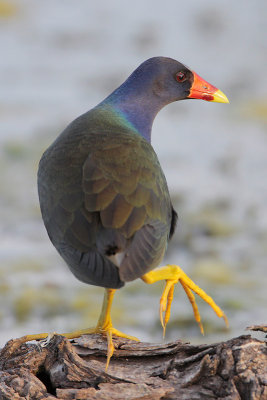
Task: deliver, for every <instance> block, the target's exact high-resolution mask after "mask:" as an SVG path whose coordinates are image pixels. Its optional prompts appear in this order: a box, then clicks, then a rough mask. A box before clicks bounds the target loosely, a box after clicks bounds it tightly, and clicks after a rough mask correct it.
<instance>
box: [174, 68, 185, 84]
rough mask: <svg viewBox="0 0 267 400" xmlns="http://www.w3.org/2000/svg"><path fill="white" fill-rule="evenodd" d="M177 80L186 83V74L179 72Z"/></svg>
mask: <svg viewBox="0 0 267 400" xmlns="http://www.w3.org/2000/svg"><path fill="white" fill-rule="evenodd" d="M176 79H177V81H178V82H184V81H185V80H186V73H185V72H183V71H180V72H177V74H176Z"/></svg>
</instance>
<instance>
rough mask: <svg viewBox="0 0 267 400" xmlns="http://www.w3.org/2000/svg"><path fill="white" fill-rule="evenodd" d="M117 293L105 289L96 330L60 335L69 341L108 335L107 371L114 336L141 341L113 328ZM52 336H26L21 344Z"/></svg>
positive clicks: (83, 330)
mask: <svg viewBox="0 0 267 400" xmlns="http://www.w3.org/2000/svg"><path fill="white" fill-rule="evenodd" d="M115 291H116V290H115V289H105V293H104V299H103V304H102V309H101V313H100V317H99V319H98V322H97V325H96V327H95V328H88V329H80V330H77V331H74V332H66V333H60V335H62V336H65V337H66V338H67V339H74V338H77V337H80V336H82V335H89V334H93V333H101V334H102V335H106V336H107V342H108V352H107V362H106V371H107V369H108V365H109V361H110V359H111V357H112V354H113V352H114V345H113V341H112V335H115V336H119V337H122V338H126V339H131V340H136V341H139V339H137V338H136V337H134V336H129V335H126V334H125V333H123V332H120V331H118V330H117V329H115V328H113V326H112V321H111V316H110V311H111V305H112V301H113V297H114V293H115ZM50 336H51V333H39V334H33V335H26V336H23V338H20V343H25V342H29V341H31V340H38V339H46V338H47V337H50Z"/></svg>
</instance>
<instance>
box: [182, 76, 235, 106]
mask: <svg viewBox="0 0 267 400" xmlns="http://www.w3.org/2000/svg"><path fill="white" fill-rule="evenodd" d="M192 72H193V71H192ZM193 77H194V81H193V84H192V86H191V89H190V94H189V96H188V98H189V99H201V100H206V101H215V102H217V103H229V100H228V99H227V97H226V96H225V94H224V93H223V92H222V91H221V90H219V89H217V88H216V87H215V86H213V85H211V84H210V83H208V82H207V81H205V80H204V79H203V78H201V77H200V76H199V75H198V74H196V73H195V72H193Z"/></svg>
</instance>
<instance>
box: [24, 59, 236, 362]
mask: <svg viewBox="0 0 267 400" xmlns="http://www.w3.org/2000/svg"><path fill="white" fill-rule="evenodd" d="M184 99H202V100H206V101H210V102H220V103H228V102H229V101H228V99H227V97H226V95H225V94H224V93H223V92H222V91H220V90H219V89H217V88H216V87H215V86H213V85H211V84H210V83H208V82H207V81H205V80H204V79H203V78H201V77H200V76H199V75H198V74H197V73H196V72H194V71H192V70H191V69H190V68H188V67H187V66H185V65H184V64H182V63H180V62H178V61H176V60H174V59H172V58H168V57H153V58H150V59H148V60H146V61H144V62H143V63H142V64H141V65H140V66H139V67H138V68H136V69H135V70H134V72H133V73H132V74H131V75H130V76H129V77H128V78H127V79H126V81H125V82H124V83H122V84H121V85H120V86H119V87H118V88H117V89H115V90H114V91H113V92H112V93H111V94H110V95H108V96H107V97H106V98H105V99H104V100H103V101H102V102H100V103H99V104H98V105H96V106H95V107H94V108H92V109H90V110H89V111H87V112H85V113H84V114H82V115H81V116H79V117H78V118H76V119H75V120H74V121H72V122H71V123H70V124H69V125H68V126H67V127H66V128H65V129H64V130H63V132H62V133H61V134H60V135H59V136H58V137H57V138H56V139H55V141H54V142H53V143H52V144H51V145H50V146H49V147H48V149H47V150H46V151H45V152H44V154H43V155H42V158H41V160H40V163H39V169H38V193H39V201H40V208H41V214H42V218H43V222H44V225H45V228H46V230H47V233H48V236H49V238H50V240H51V242H52V244H53V245H54V246H55V248H56V250H57V251H58V253H59V254H60V256H61V257H62V258H63V260H64V261H65V263H66V264H67V266H68V267H69V269H70V271H71V272H72V273H73V274H74V276H75V277H76V278H78V279H79V280H80V281H82V282H84V283H86V284H90V285H96V286H100V287H103V288H105V292H104V300H103V304H102V310H101V314H100V317H99V320H98V322H97V325H96V327H94V328H88V329H83V330H77V331H75V332H69V333H64V334H63V335H64V336H66V337H67V338H69V339H72V338H75V337H78V336H81V335H82V334H91V333H99V334H103V335H105V336H106V338H107V361H106V369H107V368H108V365H109V362H110V359H111V357H112V355H113V352H114V344H113V340H112V337H113V336H119V337H123V338H128V339H132V340H138V339H137V338H135V337H133V336H130V335H126V334H124V333H123V332H120V331H118V330H117V329H115V328H114V327H113V325H112V319H111V305H112V300H113V296H114V294H115V292H116V290H118V289H120V288H121V287H123V286H124V285H125V284H126V283H127V282H131V281H133V280H135V279H138V278H141V279H142V280H143V281H144V282H145V283H147V284H152V283H154V282H157V281H161V280H163V281H165V287H164V289H163V293H162V296H161V298H160V321H161V324H162V327H163V333H164V334H165V329H166V325H167V323H168V320H169V317H170V310H171V304H172V300H173V291H174V287H175V285H176V284H177V283H178V282H180V284H181V285H182V287H183V289H184V290H185V293H186V295H187V297H188V299H189V301H190V302H191V304H192V308H193V312H194V316H195V319H196V321H197V322H198V324H199V326H200V330H201V332H202V333H203V326H202V323H201V319H200V314H199V311H198V307H197V304H196V301H195V296H194V294H193V292H194V293H196V294H198V295H199V296H200V297H202V299H204V300H205V301H206V302H207V303H208V304H209V305H210V306H211V307H212V308H213V310H214V311H215V313H216V314H217V316H218V317H222V318H224V320H225V322H226V323H227V318H226V316H225V314H224V312H223V311H222V310H221V308H220V307H219V306H217V304H216V303H215V302H214V300H213V299H212V298H211V297H210V296H208V295H207V294H206V293H205V292H204V291H203V290H202V289H201V288H200V287H198V286H197V285H196V284H195V283H194V282H193V281H192V280H191V279H190V278H189V277H188V276H187V275H186V273H185V272H184V271H183V270H182V269H181V267H179V266H178V265H165V266H162V267H159V265H160V263H161V261H162V259H163V257H164V254H165V252H166V250H167V246H168V242H169V241H170V239H171V237H172V236H173V234H174V231H175V228H176V223H177V213H176V211H175V210H174V208H173V205H172V201H171V197H170V194H169V189H168V185H167V182H166V178H165V175H164V173H163V171H162V168H161V166H160V163H159V160H158V157H157V155H156V153H155V151H154V149H153V147H152V145H151V131H152V124H153V121H154V119H155V117H156V115H157V113H158V112H159V111H160V110H161V109H162V108H163V107H164V106H166V105H168V104H170V103H172V102H175V101H180V100H184ZM47 336H48V333H41V334H36V335H26V336H25V341H29V340H33V339H43V338H46V337H47Z"/></svg>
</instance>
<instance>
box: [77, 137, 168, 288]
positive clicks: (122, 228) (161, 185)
mask: <svg viewBox="0 0 267 400" xmlns="http://www.w3.org/2000/svg"><path fill="white" fill-rule="evenodd" d="M82 187H83V191H84V207H85V209H86V211H87V212H89V213H95V212H98V213H99V216H100V223H101V226H102V227H103V229H102V232H101V231H100V235H99V243H97V244H99V245H100V244H101V243H102V242H103V238H101V233H102V237H104V238H105V244H106V245H110V246H111V247H112V246H115V247H116V246H118V242H117V243H116V238H117V237H118V236H117V235H118V233H119V234H120V235H121V236H123V237H124V238H125V240H126V241H127V243H128V246H127V249H126V251H125V254H124V258H123V260H122V262H121V265H120V276H121V279H122V280H124V281H129V280H133V279H136V278H137V277H140V276H142V275H143V274H144V273H146V272H147V271H148V270H150V269H151V268H154V267H155V266H156V265H157V264H158V263H159V262H160V261H161V259H162V257H163V255H164V252H165V249H166V244H167V241H168V236H169V231H170V223H171V213H172V211H171V203H170V198H169V193H168V188H167V184H166V180H165V177H164V174H163V172H162V170H161V167H160V164H159V162H158V159H157V156H156V154H155V152H154V150H153V149H152V147H151V145H150V144H149V143H148V142H146V141H145V140H144V139H143V138H141V137H139V136H138V135H125V134H123V135H121V134H118V135H114V136H113V137H112V140H111V138H110V136H109V135H101V140H99V141H96V142H95V144H94V151H93V152H91V153H90V154H89V156H88V157H87V159H86V161H85V163H84V166H83V180H82ZM104 231H105V233H104Z"/></svg>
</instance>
